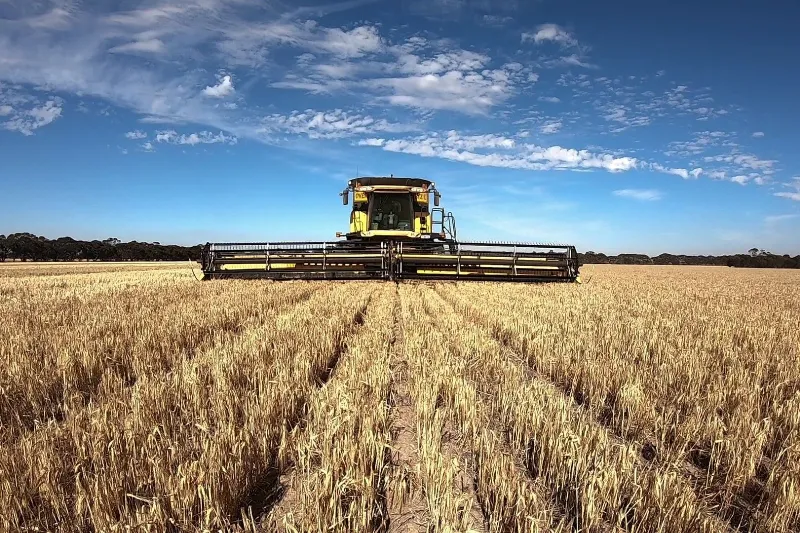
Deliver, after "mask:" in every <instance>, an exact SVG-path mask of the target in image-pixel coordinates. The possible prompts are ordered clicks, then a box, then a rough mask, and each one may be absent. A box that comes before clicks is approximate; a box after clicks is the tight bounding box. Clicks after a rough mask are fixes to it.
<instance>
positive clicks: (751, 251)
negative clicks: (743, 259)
mask: <svg viewBox="0 0 800 533" xmlns="http://www.w3.org/2000/svg"><path fill="white" fill-rule="evenodd" d="M747 253H749V254H750V256H751V257H755V256H757V255H758V248H750V249H749V250H747Z"/></svg>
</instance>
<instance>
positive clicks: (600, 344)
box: [0, 263, 800, 533]
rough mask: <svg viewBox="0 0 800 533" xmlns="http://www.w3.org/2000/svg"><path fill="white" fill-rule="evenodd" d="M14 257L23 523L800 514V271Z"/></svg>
mask: <svg viewBox="0 0 800 533" xmlns="http://www.w3.org/2000/svg"><path fill="white" fill-rule="evenodd" d="M583 278H584V280H585V283H584V284H583V285H570V284H556V285H512V284H492V283H474V284H470V283H417V284H410V283H409V284H400V285H396V284H394V283H376V282H349V283H342V282H277V283H276V282H268V281H244V280H242V281H214V282H203V283H200V282H197V281H196V280H195V278H194V276H193V274H192V272H191V270H190V269H189V266H188V265H186V264H164V265H146V264H145V265H143V264H130V265H119V264H109V265H102V264H96V263H95V264H91V265H68V264H60V265H52V264H51V265H25V264H13V265H0V309H2V312H0V361H1V362H2V365H0V450H1V451H0V531H3V532H5V531H9V532H10V531H66V532H73V531H74V532H96V531H159V532H160V531H175V532H182V531H247V532H262V531H263V532H273V531H281V532H323V531H325V532H367V531H377V532H432V533H438V532H442V533H455V532H487V533H489V532H491V533H495V532H496V533H500V532H529V531H590V532H595V531H603V532H605V531H642V532H649V531H664V532H682V531H709V532H710V531H770V532H772V531H774V532H784V531H798V530H800V329H798V324H800V272H797V271H778V270H738V269H729V268H714V267H637V266H586V267H584V268H583Z"/></svg>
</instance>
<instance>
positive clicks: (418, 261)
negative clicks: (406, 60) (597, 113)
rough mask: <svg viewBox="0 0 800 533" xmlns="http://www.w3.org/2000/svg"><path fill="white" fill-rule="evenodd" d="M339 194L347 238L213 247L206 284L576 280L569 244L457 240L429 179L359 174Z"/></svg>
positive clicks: (206, 254) (205, 259)
mask: <svg viewBox="0 0 800 533" xmlns="http://www.w3.org/2000/svg"><path fill="white" fill-rule="evenodd" d="M341 196H342V202H343V204H344V205H349V204H350V198H351V196H352V207H351V210H350V225H349V228H348V231H347V232H344V233H342V232H338V233H337V234H336V236H337V237H338V238H340V239H342V240H339V241H335V242H318V241H317V242H272V243H268V242H261V243H208V244H206V246H205V247H204V248H203V252H202V259H201V263H202V268H203V273H204V279H215V278H269V279H384V280H403V279H440V280H448V279H450V280H462V279H463V280H476V281H576V280H578V268H579V265H578V254H577V252H576V251H575V247H574V246H571V245H566V244H534V243H508V242H464V241H459V240H458V239H457V234H456V223H455V217H454V216H453V214H452V213H450V212H445V210H444V209H443V208H441V207H439V204H440V198H441V195H440V194H439V191H438V190H437V189H436V185H435V184H434V183H433V182H432V181H429V180H426V179H421V178H395V177H394V176H389V177H359V178H355V179H352V180H350V181H349V182H348V184H347V188H346V189H345V190H344V191H342V193H341ZM431 198H432V199H433V207H431Z"/></svg>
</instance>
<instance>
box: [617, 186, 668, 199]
mask: <svg viewBox="0 0 800 533" xmlns="http://www.w3.org/2000/svg"><path fill="white" fill-rule="evenodd" d="M614 195H615V196H620V197H622V198H631V199H633V200H639V201H642V202H653V201H655V200H660V199H661V197H662V194H661V191H657V190H655V189H619V190H616V191H614Z"/></svg>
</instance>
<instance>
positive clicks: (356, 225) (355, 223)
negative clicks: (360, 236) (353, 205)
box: [350, 211, 369, 233]
mask: <svg viewBox="0 0 800 533" xmlns="http://www.w3.org/2000/svg"><path fill="white" fill-rule="evenodd" d="M368 227H369V226H368V218H367V213H365V212H364V211H353V218H352V222H351V223H350V233H360V232H362V231H367V229H368Z"/></svg>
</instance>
